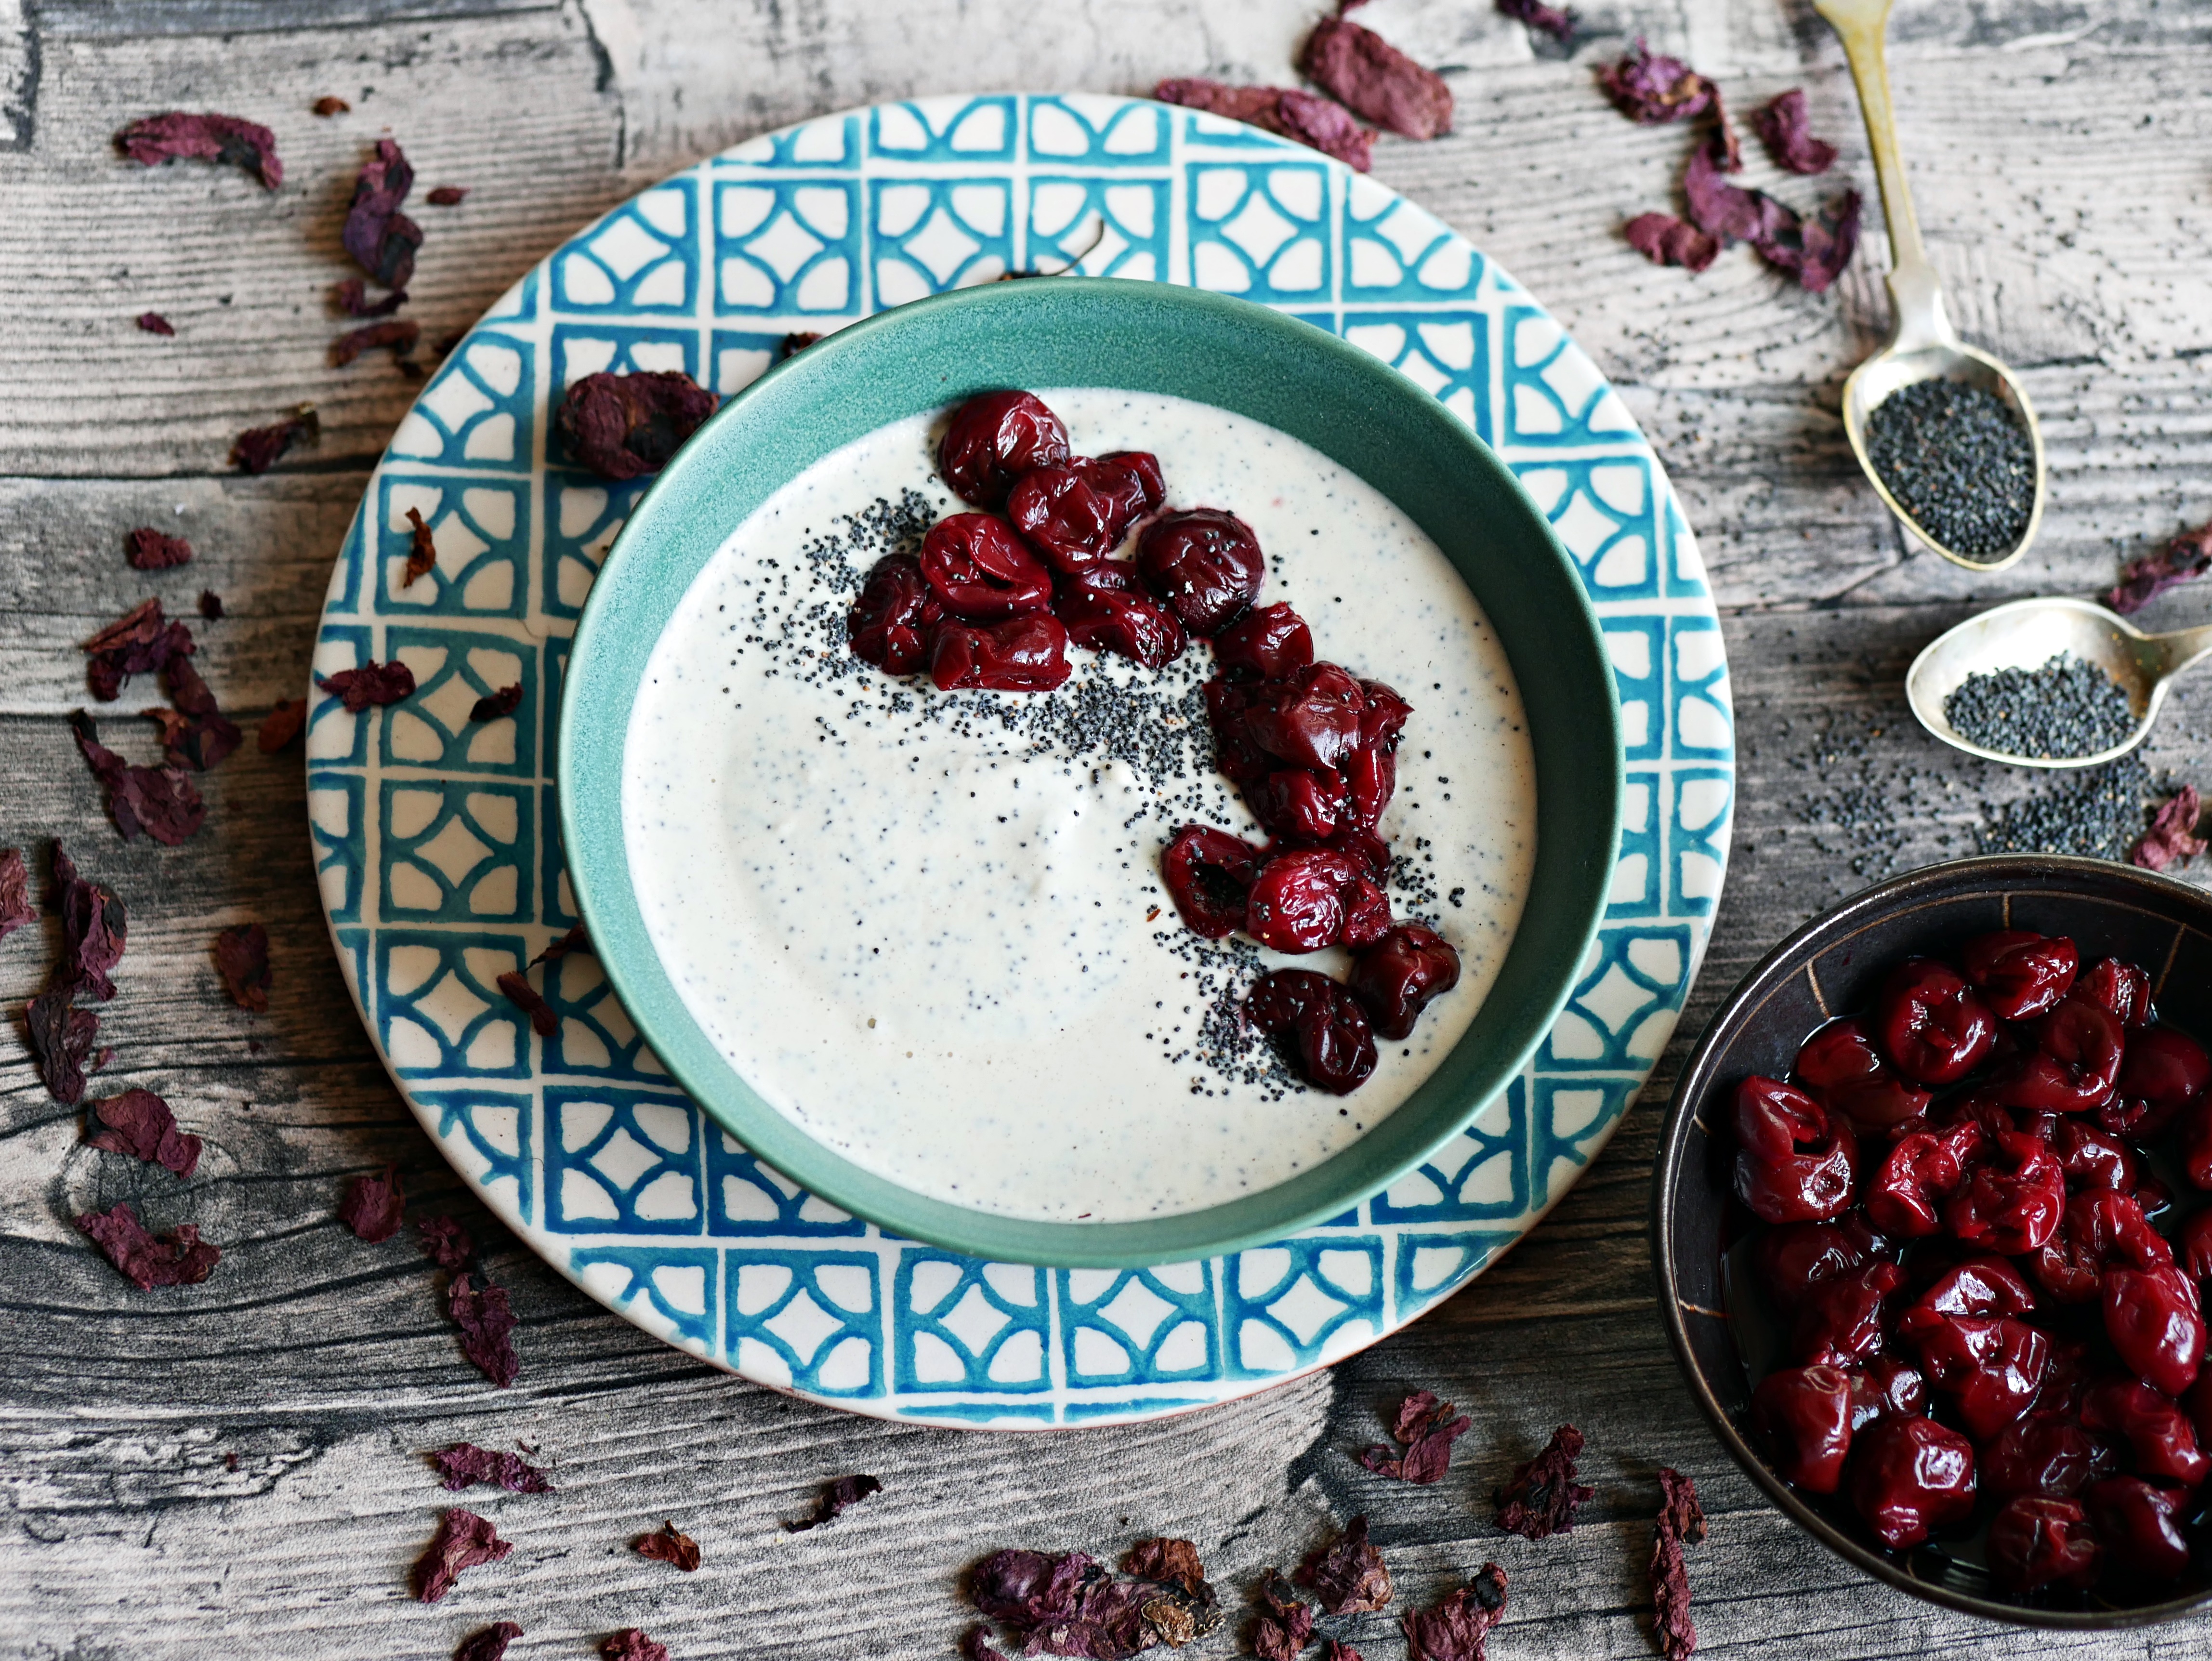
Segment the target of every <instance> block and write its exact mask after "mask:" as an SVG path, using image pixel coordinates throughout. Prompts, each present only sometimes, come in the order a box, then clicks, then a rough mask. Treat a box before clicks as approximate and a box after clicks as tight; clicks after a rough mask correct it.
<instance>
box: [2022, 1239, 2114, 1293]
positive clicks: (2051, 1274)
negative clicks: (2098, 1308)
mask: <svg viewBox="0 0 2212 1661" xmlns="http://www.w3.org/2000/svg"><path fill="white" fill-rule="evenodd" d="M2026 1261H2027V1272H2028V1274H2029V1275H2031V1276H2033V1279H2034V1281H2035V1283H2036V1285H2038V1286H2039V1287H2042V1288H2043V1290H2044V1291H2045V1293H2049V1294H2050V1296H2051V1298H2053V1299H2056V1300H2057V1302H2059V1303H2062V1304H2086V1303H2088V1302H2090V1301H2091V1300H2092V1299H2094V1298H2095V1297H2096V1296H2097V1294H2098V1293H2099V1291H2100V1289H2101V1288H2100V1281H2101V1278H2102V1276H2103V1275H2104V1264H2103V1262H2101V1261H2100V1259H2099V1258H2098V1257H2097V1256H2095V1255H2094V1254H2093V1252H2091V1251H2090V1250H2087V1248H2086V1246H2085V1244H2083V1243H2082V1242H2080V1241H2077V1240H2076V1239H2075V1238H2074V1229H2073V1225H2072V1224H2071V1223H2070V1222H2065V1221H2062V1222H2061V1223H2060V1224H2059V1225H2058V1226H2057V1228H2056V1229H2054V1230H2052V1231H2051V1238H2049V1239H2047V1240H2045V1242H2044V1243H2043V1244H2041V1245H2039V1246H2038V1247H2037V1248H2036V1249H2035V1250H2033V1251H2031V1252H2029V1253H2027V1258H2026Z"/></svg>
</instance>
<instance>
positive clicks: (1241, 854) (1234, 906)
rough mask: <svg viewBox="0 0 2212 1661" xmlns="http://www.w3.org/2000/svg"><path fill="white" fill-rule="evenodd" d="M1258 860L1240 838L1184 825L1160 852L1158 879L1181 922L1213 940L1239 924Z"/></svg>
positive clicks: (1256, 852)
mask: <svg viewBox="0 0 2212 1661" xmlns="http://www.w3.org/2000/svg"><path fill="white" fill-rule="evenodd" d="M1262 857H1263V856H1262V855H1261V852H1260V850H1259V849H1256V848H1255V847H1253V846H1252V844H1251V843H1249V842H1246V841H1245V840H1244V839H1243V837H1232V836H1231V835H1230V834H1229V833H1228V832H1227V831H1217V830H1215V829H1213V828H1212V826H1211V825H1206V824H1186V825H1184V826H1183V827H1182V829H1181V830H1180V831H1176V833H1175V835H1174V836H1172V837H1169V838H1168V844H1167V846H1166V847H1165V848H1164V849H1161V850H1160V875H1161V877H1162V878H1163V879H1165V881H1166V883H1167V885H1168V897H1169V898H1170V899H1171V900H1173V901H1174V902H1175V909H1176V911H1177V912H1179V913H1181V914H1182V920H1183V922H1186V923H1188V925H1189V926H1190V928H1192V930H1193V931H1194V933H1197V934H1203V935H1205V936H1206V939H1208V940H1220V939H1222V938H1224V937H1225V936H1226V935H1229V934H1234V933H1235V932H1236V931H1237V929H1238V928H1242V927H1243V922H1244V905H1245V902H1246V900H1247V898H1248V897H1249V896H1250V894H1251V891H1252V879H1253V878H1255V877H1256V876H1258V875H1259V874H1260V861H1261V858H1262Z"/></svg>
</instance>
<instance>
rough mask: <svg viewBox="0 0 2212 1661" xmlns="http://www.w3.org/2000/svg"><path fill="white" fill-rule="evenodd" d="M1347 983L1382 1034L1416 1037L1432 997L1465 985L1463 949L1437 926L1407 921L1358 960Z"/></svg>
mask: <svg viewBox="0 0 2212 1661" xmlns="http://www.w3.org/2000/svg"><path fill="white" fill-rule="evenodd" d="M1348 984H1349V985H1350V986H1351V988H1352V993H1353V995H1355V996H1357V997H1358V1000H1359V1001H1360V1002H1361V1003H1362V1004H1364V1005H1365V1006H1366V1008H1367V1015H1368V1019H1370V1020H1371V1021H1373V1022H1374V1023H1375V1030H1376V1031H1377V1032H1379V1033H1381V1034H1382V1035H1383V1037H1386V1038H1393V1039H1404V1038H1410V1037H1413V1026H1414V1024H1415V1023H1416V1022H1418V1021H1419V1019H1421V1011H1423V1010H1424V1009H1425V1008H1427V1007H1429V1003H1430V1001H1431V1000H1432V999H1435V998H1438V997H1441V996H1443V995H1444V994H1445V993H1447V992H1449V991H1450V990H1451V989H1452V988H1454V987H1455V986H1457V985H1458V984H1459V951H1458V949H1457V948H1456V947H1455V946H1453V945H1452V943H1451V942H1450V941H1449V940H1446V939H1445V938H1444V937H1443V935H1441V934H1437V932H1436V930H1434V929H1432V928H1425V927H1424V926H1423V925H1421V924H1419V923H1417V922H1401V923H1400V924H1398V925H1397V926H1396V927H1395V928H1392V929H1391V930H1390V932H1389V934H1385V935H1384V936H1383V938H1382V939H1381V940H1377V941H1376V942H1375V944H1374V945H1372V946H1369V947H1368V948H1367V949H1366V950H1365V951H1364V952H1361V953H1360V954H1359V956H1358V958H1355V959H1354V960H1353V962H1352V974H1351V977H1350V979H1349V981H1348Z"/></svg>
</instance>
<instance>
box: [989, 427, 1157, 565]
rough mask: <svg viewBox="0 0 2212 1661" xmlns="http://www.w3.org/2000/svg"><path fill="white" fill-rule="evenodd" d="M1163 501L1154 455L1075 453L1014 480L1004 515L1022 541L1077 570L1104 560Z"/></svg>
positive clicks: (1044, 554) (1049, 557)
mask: <svg viewBox="0 0 2212 1661" xmlns="http://www.w3.org/2000/svg"><path fill="white" fill-rule="evenodd" d="M1139 463H1141V464H1144V465H1137V464H1139ZM1159 505H1160V469H1159V463H1158V461H1156V460H1154V459H1153V458H1152V457H1151V456H1150V455H1146V454H1144V453H1141V452H1133V453H1122V454H1120V455H1110V456H1101V457H1099V458H1097V459H1096V460H1093V459H1091V458H1090V457H1088V456H1074V457H1071V458H1070V459H1067V460H1066V461H1059V462H1053V463H1049V464H1048V465H1045V466H1042V467H1034V468H1031V469H1030V471H1029V472H1026V473H1024V474H1023V475H1022V476H1021V477H1020V478H1018V479H1016V480H1015V481H1014V488H1013V489H1012V490H1010V491H1009V492H1008V493H1007V495H1006V517H1007V518H1008V519H1010V520H1012V521H1013V522H1014V529H1015V530H1017V531H1018V532H1021V538H1022V540H1023V541H1024V542H1026V543H1028V544H1029V545H1030V547H1032V548H1034V549H1036V551H1037V552H1039V553H1041V554H1042V555H1043V556H1044V557H1046V558H1047V559H1048V560H1050V561H1051V562H1052V563H1054V565H1055V566H1057V567H1059V568H1060V569H1061V570H1063V571H1073V570H1075V569H1079V568H1080V567H1082V566H1085V565H1088V564H1090V563H1092V562H1094V561H1097V560H1102V559H1104V558H1105V557H1107V556H1108V555H1109V554H1110V553H1112V552H1113V551H1115V549H1116V548H1118V547H1120V546H1121V538H1123V537H1125V536H1127V534H1128V533H1129V527H1130V526H1132V525H1134V524H1135V523H1136V522H1137V521H1138V520H1139V519H1141V518H1143V517H1144V515H1145V514H1148V513H1150V512H1152V509H1153V508H1157V507H1158V506H1159Z"/></svg>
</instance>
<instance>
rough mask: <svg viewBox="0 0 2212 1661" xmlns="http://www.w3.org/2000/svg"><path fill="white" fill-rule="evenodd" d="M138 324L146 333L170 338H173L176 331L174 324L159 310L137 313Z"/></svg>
mask: <svg viewBox="0 0 2212 1661" xmlns="http://www.w3.org/2000/svg"><path fill="white" fill-rule="evenodd" d="M138 326H139V327H140V328H142V329H143V330H145V332H147V333H148V334H157V335H162V336H166V337H168V338H174V337H175V335H176V332H177V330H176V326H175V325H174V324H173V323H171V322H170V321H169V319H167V318H166V317H164V316H162V315H161V313H159V312H141V313H138Z"/></svg>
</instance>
